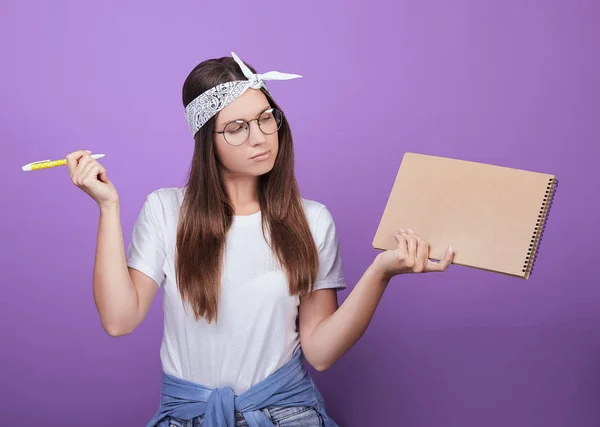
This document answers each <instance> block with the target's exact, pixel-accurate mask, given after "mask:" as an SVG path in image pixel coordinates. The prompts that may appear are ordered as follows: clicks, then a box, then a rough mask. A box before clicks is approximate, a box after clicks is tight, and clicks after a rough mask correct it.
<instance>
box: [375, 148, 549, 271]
mask: <svg viewBox="0 0 600 427" xmlns="http://www.w3.org/2000/svg"><path fill="white" fill-rule="evenodd" d="M556 185H557V179H556V177H555V176H554V175H550V174H545V173H538V172H531V171H525V170H520V169H512V168H508V167H503V166H496V165H489V164H484V163H477V162H471V161H465V160H458V159H450V158H445V157H437V156H429V155H424V154H415V153H406V154H405V155H404V158H403V159H402V163H401V165H400V169H399V171H398V174H397V176H396V180H395V182H394V184H393V188H392V190H391V193H390V196H389V198H388V201H387V205H386V206H385V209H384V211H383V215H382V217H381V221H380V223H379V226H378V228H377V231H376V233H375V237H374V239H373V247H374V248H375V249H381V250H387V249H393V248H396V247H397V246H398V243H397V241H396V240H395V239H394V232H395V231H396V230H399V229H400V228H404V229H407V228H411V229H413V230H414V231H415V232H417V233H418V234H419V235H420V236H422V237H423V238H424V239H425V240H426V241H427V242H428V243H429V245H430V252H429V253H430V258H431V259H434V260H439V259H441V258H443V256H444V253H445V251H446V249H447V247H448V246H452V248H453V249H454V252H455V255H454V264H457V265H462V266H466V267H473V268H478V269H482V270H487V271H491V272H496V273H503V274H508V275H511V276H518V277H521V278H524V279H528V278H529V275H530V274H531V271H532V269H533V264H534V260H535V258H536V255H537V253H538V249H539V244H540V240H541V237H542V234H543V229H544V227H545V224H546V220H547V217H548V212H549V210H550V205H551V202H552V199H553V196H554V191H555V188H556Z"/></svg>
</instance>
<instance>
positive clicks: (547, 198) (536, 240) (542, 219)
mask: <svg viewBox="0 0 600 427" xmlns="http://www.w3.org/2000/svg"><path fill="white" fill-rule="evenodd" d="M556 187H558V179H556V177H553V178H550V180H549V181H548V186H547V187H546V194H545V195H544V200H543V202H542V206H541V207H540V212H539V214H538V219H537V221H536V223H535V229H534V231H533V235H532V236H531V243H530V244H529V250H528V251H527V256H526V257H525V262H524V263H523V273H525V277H528V276H529V275H530V274H531V272H532V271H533V266H534V264H535V261H536V259H537V254H538V248H539V246H540V242H541V241H542V236H543V235H544V230H545V229H546V223H547V222H548V216H549V215H550V207H551V206H552V202H553V201H554V195H555V194H556Z"/></svg>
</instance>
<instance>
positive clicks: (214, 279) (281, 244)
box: [175, 57, 318, 322]
mask: <svg viewBox="0 0 600 427" xmlns="http://www.w3.org/2000/svg"><path fill="white" fill-rule="evenodd" d="M246 65H248V64H246ZM248 67H249V68H250V69H251V70H252V72H253V73H255V72H256V71H255V70H254V68H252V67H251V66H250V65H248ZM244 79H246V77H244V75H243V74H242V72H241V70H240V68H239V66H238V65H237V63H236V62H235V61H234V60H233V59H232V58H229V57H224V58H219V59H210V60H207V61H204V62H202V63H200V64H198V65H197V66H196V67H195V68H194V69H193V70H192V72H191V73H190V74H189V76H188V77H187V79H186V80H185V82H184V84H183V105H184V106H187V105H188V104H189V103H190V102H191V101H192V100H193V99H194V98H196V97H197V96H198V95H200V94H201V93H202V92H204V91H206V90H208V89H210V88H212V87H214V86H216V85H218V84H220V83H225V82H228V81H233V80H244ZM263 93H264V94H265V95H266V97H267V99H268V100H269V103H270V104H271V107H274V108H277V109H280V108H279V106H278V105H277V104H276V103H275V101H274V100H273V99H272V97H271V96H270V95H269V93H268V92H266V91H265V90H264V89H263ZM214 129H215V117H213V118H212V119H210V120H209V121H208V122H207V123H206V124H205V125H204V126H203V127H202V128H201V129H200V130H199V131H198V133H197V134H196V135H195V136H194V141H195V146H194V155H193V159H192V164H191V167H190V171H189V176H188V182H187V185H186V189H185V195H184V200H183V205H182V207H181V212H180V217H179V226H178V230H177V246H176V263H175V265H176V276H177V283H178V288H179V292H180V293H181V296H182V298H183V300H184V301H186V302H188V303H189V304H190V305H191V307H192V308H193V311H194V317H195V318H196V319H200V318H202V317H204V318H205V319H206V320H207V321H208V322H211V321H213V320H216V319H217V317H218V316H217V314H218V305H219V296H220V289H221V267H222V261H223V252H224V246H225V238H226V234H227V231H228V230H229V228H230V226H231V224H232V222H233V215H234V214H235V212H234V208H233V206H232V204H231V202H230V200H229V198H228V196H227V193H226V192H225V189H224V186H223V181H222V178H221V175H220V173H219V167H220V165H219V161H218V159H217V157H216V155H215V148H214V138H213V136H214V133H213V131H214ZM278 137H279V150H278V154H277V158H276V160H275V164H274V167H273V169H272V170H271V171H269V172H268V173H266V174H264V175H261V176H260V177H259V178H258V198H259V204H260V209H261V217H262V231H263V235H264V236H265V239H266V241H267V243H268V244H269V246H270V247H271V250H272V251H273V253H274V254H275V255H276V257H277V260H278V261H279V263H280V266H281V267H282V268H283V270H285V272H286V276H287V279H288V284H289V293H290V295H301V294H306V293H307V292H309V291H310V289H311V288H312V285H313V283H314V282H315V280H316V277H317V270H318V254H317V248H316V245H315V241H314V239H313V236H312V234H311V231H310V228H309V225H308V221H307V219H306V215H305V213H304V207H303V202H302V198H301V196H300V191H299V189H298V184H297V182H296V178H295V176H294V147H293V142H292V133H291V130H290V126H289V123H288V121H287V120H286V118H285V115H284V116H283V122H282V124H281V128H280V129H279V133H278Z"/></svg>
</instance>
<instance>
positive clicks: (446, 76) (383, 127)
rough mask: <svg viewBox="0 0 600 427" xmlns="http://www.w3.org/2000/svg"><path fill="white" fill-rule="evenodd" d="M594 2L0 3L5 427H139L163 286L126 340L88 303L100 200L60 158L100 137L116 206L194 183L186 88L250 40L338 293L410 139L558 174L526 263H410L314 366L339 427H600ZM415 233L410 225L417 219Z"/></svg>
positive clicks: (441, 151)
mask: <svg viewBox="0 0 600 427" xmlns="http://www.w3.org/2000/svg"><path fill="white" fill-rule="evenodd" d="M599 19H600V16H599V7H598V2H597V1H595V0H589V1H584V0H579V1H574V0H562V1H558V0H554V1H550V0H546V1H541V0H539V1H535V0H521V1H512V0H510V1H500V0H496V1H481V0H459V1H452V2H448V1H446V0H427V1H395V2H393V1H379V0H377V1H373V0H372V1H368V2H367V1H357V0H353V1H334V2H308V1H305V0H303V1H297V2H265V1H259V2H223V1H221V2H201V1H178V2H171V3H169V4H167V2H160V1H141V0H135V1H120V2H117V1H111V2H82V1H65V0H60V1H54V2H43V1H17V0H9V1H3V2H2V3H1V4H0V52H1V54H0V55H1V62H2V65H1V67H0V76H1V78H0V99H1V100H2V102H1V104H0V108H1V112H0V140H1V141H2V150H3V152H2V155H3V161H2V163H3V165H2V167H1V168H0V183H1V185H2V207H3V209H2V221H1V222H0V233H1V234H0V236H1V240H0V255H1V256H0V263H1V264H0V267H1V271H2V279H1V281H2V284H3V289H2V294H1V297H0V313H1V316H2V322H0V325H1V326H0V343H1V344H0V346H1V350H0V364H1V369H0V414H1V415H0V420H1V421H0V424H2V425H6V426H33V425H38V424H44V425H61V426H83V425H85V426H142V425H144V424H145V422H146V421H147V420H148V419H149V417H150V416H151V415H152V414H153V412H154V411H155V410H156V408H157V405H158V399H159V387H160V382H159V381H160V362H159V344H160V339H161V333H162V311H161V306H160V303H161V298H160V297H159V298H157V299H156V300H155V302H154V305H153V307H152V309H151V312H150V314H149V316H148V318H147V319H146V321H145V322H143V324H142V325H141V326H140V327H139V328H138V329H137V330H136V331H135V333H133V334H132V335H130V336H127V337H124V338H120V339H113V338H110V337H109V336H108V335H106V334H105V333H104V331H103V330H102V328H101V326H100V322H99V318H98V314H97V312H96V308H95V306H94V301H93V297H92V286H91V275H92V265H93V260H94V249H95V233H96V226H97V219H98V209H97V207H96V206H95V204H94V202H93V201H92V200H91V199H89V198H88V196H87V195H85V194H84V193H83V192H81V191H79V190H78V189H77V188H75V187H74V186H73V185H72V184H71V183H70V181H69V179H68V174H67V169H66V168H55V169H51V170H47V171H41V172H35V173H27V174H26V173H23V172H21V170H20V167H21V166H22V165H23V164H25V163H28V162H31V161H35V160H41V159H45V158H52V159H56V158H61V156H63V155H64V154H66V153H67V152H69V151H71V150H74V149H79V148H86V149H90V150H93V151H95V152H103V153H106V154H107V157H106V158H105V159H103V164H104V165H105V166H106V167H107V169H108V171H109V177H110V178H111V179H112V180H113V181H114V182H115V184H116V186H117V188H118V190H119V192H120V195H121V199H122V223H123V229H124V233H125V241H126V243H128V242H129V239H130V232H131V227H132V225H133V222H134V220H135V218H136V216H137V213H138V211H139V209H140V207H141V204H142V202H143V200H144V198H145V196H146V194H147V193H149V192H150V191H152V190H154V189H156V188H159V187H167V186H179V185H182V184H183V183H184V179H185V175H186V172H187V168H188V164H189V161H190V158H191V154H192V140H191V137H190V135H189V132H188V129H187V127H186V123H185V119H184V112H183V107H182V105H181V100H180V98H181V95H180V94H181V86H182V84H183V81H184V79H185V77H186V76H187V74H188V72H189V71H190V70H191V69H192V68H193V67H194V66H195V65H196V64H197V63H198V62H199V61H201V60H203V59H206V58H209V57H215V56H222V55H228V54H229V52H230V51H231V50H233V51H235V52H236V53H237V54H238V55H240V57H241V58H242V59H244V60H245V61H247V62H249V63H250V64H252V65H254V66H255V67H256V68H257V69H258V71H259V72H266V71H270V70H278V71H284V72H291V73H298V74H302V75H303V76H305V77H304V78H303V79H301V80H295V81H291V82H287V83H286V82H279V83H277V82H276V83H273V84H272V85H271V89H272V91H273V94H274V96H275V97H276V99H277V100H278V101H279V102H280V104H281V105H282V107H283V108H284V110H285V112H286V113H287V115H288V117H289V119H290V121H291V125H292V128H293V130H294V136H295V142H296V150H297V151H296V153H297V170H296V173H297V177H298V180H299V182H300V185H301V189H302V191H303V195H304V197H307V198H311V199H315V200H318V201H320V202H322V203H325V204H326V205H327V206H328V207H329V208H330V210H331V211H332V213H333V215H334V217H335V219H336V223H337V227H338V231H339V236H340V241H341V245H342V252H343V255H344V262H345V272H346V276H347V279H348V282H349V284H350V287H349V289H348V290H347V291H345V292H343V293H341V294H340V301H343V299H344V298H345V297H346V296H347V294H348V292H349V291H350V290H351V288H352V286H353V285H354V284H355V283H356V281H357V280H358V279H359V277H360V276H361V274H362V273H363V271H364V269H365V268H366V267H367V266H368V265H369V263H370V262H371V261H372V259H373V257H374V256H375V255H376V253H377V252H376V251H375V250H373V249H372V248H371V241H372V238H373V234H374V233H375V230H376V228H377V225H378V222H379V219H380V215H381V213H382V210H383V208H384V206H385V203H386V201H387V196H388V192H389V190H390V189H391V185H392V181H393V178H394V177H395V175H396V172H397V169H398V166H399V162H400V160H401V158H402V155H403V153H404V152H406V151H414V152H421V153H425V154H434V155H441V156H449V157H456V158H462V159H465V160H474V161H481V162H487V163H493V164H499V165H504V166H510V167H515V168H522V169H528V170H534V171H539V172H546V173H553V174H556V175H557V176H558V177H559V179H560V188H559V190H558V193H557V197H556V199H555V201H554V205H553V209H552V214H551V216H550V221H549V223H548V227H547V229H546V233H545V235H544V239H543V242H542V246H541V249H540V253H539V256H538V260H537V263H536V266H535V269H534V274H533V276H532V277H531V279H530V280H528V281H524V280H521V279H515V278H511V277H507V276H503V275H499V274H492V273H486V272H482V271H478V270H474V269H468V268H464V267H459V266H453V267H452V268H450V270H449V271H447V272H446V273H444V274H438V275H433V274H428V275H413V276H404V277H397V278H395V279H394V280H393V282H392V283H391V284H390V286H389V288H388V290H387V291H386V294H385V295H384V298H383V300H382V302H381V304H380V306H379V308H378V310H377V312H376V315H375V317H374V319H373V321H372V323H371V326H370V327H369V329H368V331H367V333H366V334H365V335H364V337H363V338H362V340H361V341H359V343H358V344H357V345H356V346H355V347H354V348H353V349H352V350H351V351H349V352H348V353H347V354H346V355H345V356H344V357H343V358H342V359H341V360H340V361H339V362H338V363H337V364H336V365H335V366H334V367H332V368H331V369H330V370H329V371H327V372H325V373H315V376H314V378H315V380H316V381H317V383H318V384H319V386H320V388H321V390H322V392H323V394H324V395H325V397H326V399H327V402H328V407H329V412H330V414H331V415H332V416H333V417H334V418H335V419H336V420H338V422H339V423H340V424H341V425H343V426H366V425H377V426H379V425H389V426H392V425H394V426H396V425H397V426H411V427H436V426H442V425H443V426H445V427H453V426H461V427H475V426H478V427H479V426H486V427H495V426H502V427H505V426H512V427H532V426H544V427H554V426H569V427H571V426H577V427H587V426H598V425H600V405H599V403H598V402H599V401H600V288H599V286H598V285H600V280H598V278H599V273H598V265H597V257H598V251H597V248H598V243H597V242H598V238H599V234H600V233H599V231H600V227H599V225H598V220H599V217H600V215H599V209H598V191H597V184H596V183H597V182H598V180H599V179H600V172H599V167H598V154H600V150H599V148H598V141H599V138H600V130H599V129H600V128H599V126H598V112H599V108H598V99H599V95H600V93H599V92H600V86H599V82H598V76H600V61H599V59H598V40H600V29H599V26H598V22H599ZM417 231H418V230H417Z"/></svg>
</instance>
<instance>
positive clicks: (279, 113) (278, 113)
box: [214, 108, 283, 147]
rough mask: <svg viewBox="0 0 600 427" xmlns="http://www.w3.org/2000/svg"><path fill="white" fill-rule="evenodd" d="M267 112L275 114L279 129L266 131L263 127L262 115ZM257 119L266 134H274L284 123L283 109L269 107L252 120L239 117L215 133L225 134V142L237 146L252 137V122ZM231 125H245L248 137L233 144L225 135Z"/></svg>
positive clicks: (261, 129)
mask: <svg viewBox="0 0 600 427" xmlns="http://www.w3.org/2000/svg"><path fill="white" fill-rule="evenodd" d="M265 113H271V114H273V118H274V119H275V122H276V123H277V129H275V130H274V131H273V132H265V131H264V130H263V128H262V127H261V125H260V119H261V117H262V115H263V114H265ZM254 121H256V123H257V124H258V128H259V129H260V131H261V132H262V133H263V134H265V135H273V134H274V133H275V132H277V131H278V130H279V129H280V128H281V124H282V123H283V111H281V110H279V109H277V108H267V109H266V110H265V111H263V112H261V113H260V114H259V115H258V117H256V118H255V119H252V120H247V121H246V120H242V119H238V120H232V121H230V122H227V123H226V124H225V126H224V127H223V130H222V131H214V133H218V134H221V135H223V138H224V139H225V142H227V143H228V144H229V145H233V146H235V147H237V146H239V145H242V144H244V143H245V142H246V141H248V138H249V137H250V123H251V122H254ZM230 125H243V126H244V128H245V129H246V138H245V139H244V140H243V141H242V142H240V143H237V144H232V143H231V142H230V141H229V140H227V137H226V136H225V134H226V132H227V127H228V126H230Z"/></svg>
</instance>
